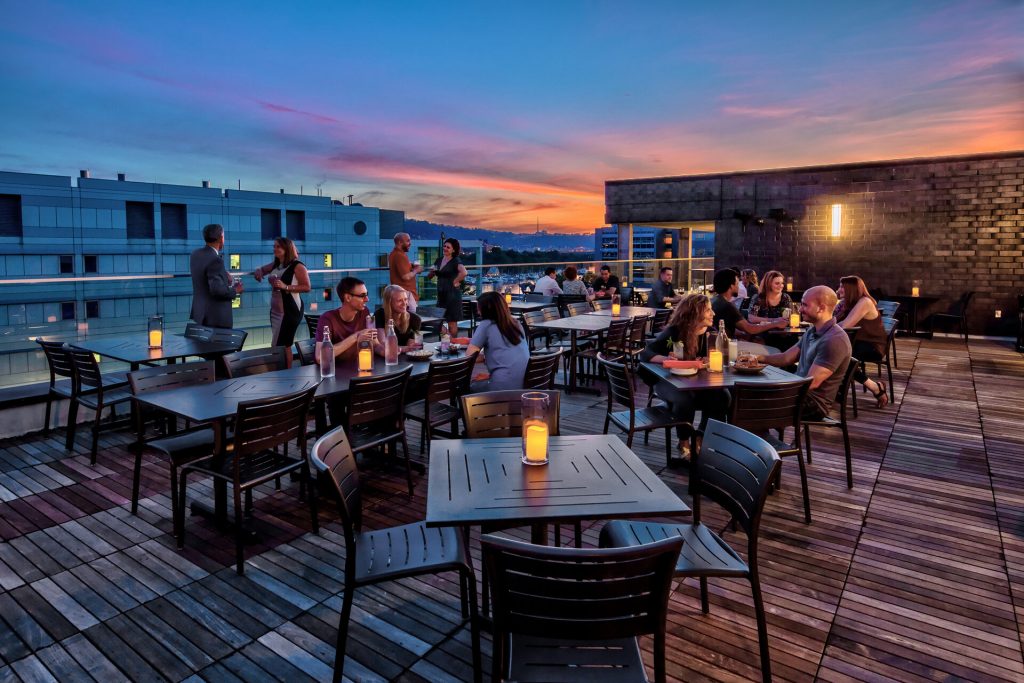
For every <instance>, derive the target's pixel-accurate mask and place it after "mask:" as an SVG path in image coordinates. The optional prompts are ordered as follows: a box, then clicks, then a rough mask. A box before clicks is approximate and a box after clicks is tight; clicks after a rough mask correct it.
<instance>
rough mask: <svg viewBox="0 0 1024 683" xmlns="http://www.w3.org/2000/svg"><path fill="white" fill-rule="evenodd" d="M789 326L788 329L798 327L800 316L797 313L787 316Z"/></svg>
mask: <svg viewBox="0 0 1024 683" xmlns="http://www.w3.org/2000/svg"><path fill="white" fill-rule="evenodd" d="M789 326H790V327H800V314H799V313H793V314H791V315H790V316H789Z"/></svg>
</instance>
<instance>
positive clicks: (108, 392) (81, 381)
mask: <svg viewBox="0 0 1024 683" xmlns="http://www.w3.org/2000/svg"><path fill="white" fill-rule="evenodd" d="M67 350H68V355H69V356H70V357H71V362H72V365H73V367H74V376H73V377H72V381H71V403H70V404H69V406H68V438H67V448H68V450H69V451H71V450H74V446H75V425H76V424H77V422H78V407H79V406H85V407H86V408H90V409H92V410H93V411H94V412H95V414H96V418H95V419H94V420H93V423H92V448H91V449H90V453H89V462H90V463H91V464H93V465H95V464H96V451H97V450H98V448H99V440H100V423H101V420H102V417H103V409H104V408H110V413H111V414H110V417H111V426H117V422H115V421H114V420H113V418H114V408H115V406H117V405H118V404H120V403H127V402H128V401H130V400H131V398H132V395H131V392H130V391H129V390H128V382H127V381H116V382H111V381H109V380H105V379H104V377H103V374H102V373H101V372H100V364H99V363H98V362H97V361H96V357H95V356H94V355H93V354H92V352H91V351H85V350H83V349H79V348H76V347H74V346H68V347H67Z"/></svg>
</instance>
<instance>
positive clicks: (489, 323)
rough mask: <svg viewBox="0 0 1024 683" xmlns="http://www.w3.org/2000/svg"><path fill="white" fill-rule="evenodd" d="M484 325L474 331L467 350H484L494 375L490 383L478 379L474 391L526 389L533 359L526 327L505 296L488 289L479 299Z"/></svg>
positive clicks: (489, 368)
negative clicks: (514, 315) (528, 372)
mask: <svg viewBox="0 0 1024 683" xmlns="http://www.w3.org/2000/svg"><path fill="white" fill-rule="evenodd" d="M477 308H478V309H479V311H480V324H479V325H478V326H477V328H476V332H474V333H473V339H472V340H471V341H470V342H469V348H468V349H467V351H466V353H468V354H473V353H476V352H477V351H482V352H483V354H482V355H483V356H484V358H483V360H484V362H485V363H486V364H487V370H488V372H490V374H491V378H490V380H489V381H488V382H480V383H477V382H474V383H473V391H474V392H479V391H498V390H501V389H522V388H523V376H524V375H525V374H526V364H527V363H529V362H530V344H529V342H528V341H527V339H526V333H525V332H523V328H522V326H521V325H520V324H519V322H518V321H517V320H516V319H515V318H513V317H512V313H511V312H510V311H509V309H508V304H507V303H505V297H503V296H502V295H501V294H498V293H497V292H484V293H483V294H481V295H480V298H479V299H477Z"/></svg>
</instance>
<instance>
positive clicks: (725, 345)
mask: <svg viewBox="0 0 1024 683" xmlns="http://www.w3.org/2000/svg"><path fill="white" fill-rule="evenodd" d="M715 350H716V351H720V352H721V353H722V358H728V357H729V335H727V334H726V333H725V321H724V320H719V321H718V339H716V340H715Z"/></svg>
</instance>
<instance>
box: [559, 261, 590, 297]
mask: <svg viewBox="0 0 1024 683" xmlns="http://www.w3.org/2000/svg"><path fill="white" fill-rule="evenodd" d="M562 275H563V276H564V277H565V280H564V281H563V282H562V294H571V295H573V296H586V295H587V283H586V282H584V281H583V280H580V279H579V275H580V273H579V271H578V270H576V266H566V267H565V270H563V271H562Z"/></svg>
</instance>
